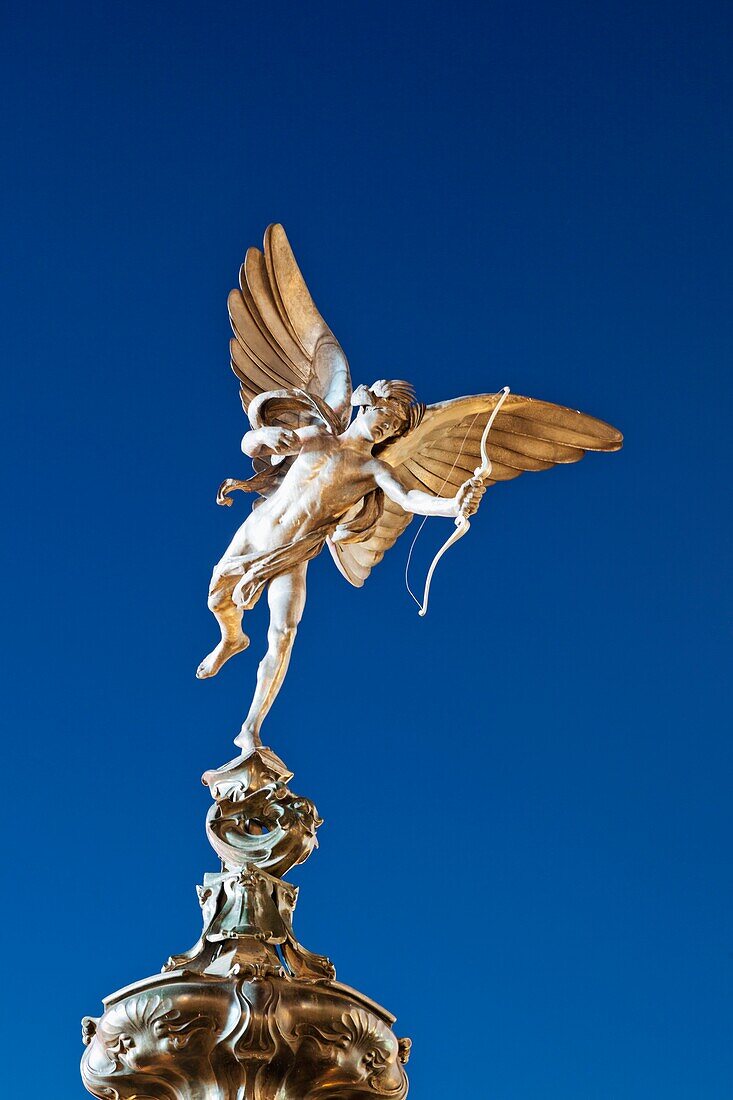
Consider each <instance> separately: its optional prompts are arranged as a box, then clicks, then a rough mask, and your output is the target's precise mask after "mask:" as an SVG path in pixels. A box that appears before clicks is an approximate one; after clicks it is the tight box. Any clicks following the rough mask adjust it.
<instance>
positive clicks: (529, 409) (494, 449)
mask: <svg viewBox="0 0 733 1100" xmlns="http://www.w3.org/2000/svg"><path fill="white" fill-rule="evenodd" d="M498 399H499V395H498V394H479V395H477V396H475V397H460V398H458V399H456V400H454V401H442V402H440V403H438V404H436V405H429V406H428V408H427V409H426V411H425V415H424V417H423V419H422V421H421V423H420V424H419V425H418V427H417V428H415V430H414V431H412V432H410V433H409V434H408V435H406V436H403V437H401V438H399V439H396V440H394V441H392V442H389V443H387V444H386V446H385V447H384V448H383V449H382V450H381V451H380V452H379V458H380V459H381V460H382V461H383V462H386V463H387V464H388V465H390V466H392V467H393V468H394V470H395V473H396V474H397V476H398V477H399V479H400V481H401V482H402V483H403V484H404V485H405V486H406V487H407V488H408V489H420V490H422V491H423V492H426V493H431V494H433V495H436V496H441V497H452V496H454V495H455V493H456V491H457V490H458V489H459V488H460V487H461V485H463V483H464V482H465V481H466V480H467V479H468V478H470V477H471V476H472V475H473V472H474V470H475V469H476V468H477V467H478V466H480V465H481V461H482V460H481V447H480V444H481V436H482V434H483V431H484V428H485V427H486V422H487V420H488V418H489V416H490V414H491V412H492V410H493V408H494V406H495V405H496V402H497V401H498ZM622 443H623V436H622V435H621V433H620V432H619V431H617V430H616V429H615V428H612V427H611V425H610V424H606V423H604V421H602V420H597V419H596V418H595V417H593V416H587V415H586V414H585V413H581V412H577V411H576V410H574V409H566V408H564V407H563V406H562V405H553V404H551V403H550V402H547V401H536V400H535V399H534V398H531V397H522V396H520V395H519V394H510V395H509V396H508V397H507V399H506V400H505V402H504V404H503V405H502V407H501V409H500V410H499V412H498V413H497V416H496V419H495V420H494V424H493V427H492V428H491V431H490V432H489V438H488V454H489V458H490V459H491V464H492V469H491V477H490V478H488V479H487V481H486V484H487V485H495V484H496V483H497V482H500V481H511V480H512V479H513V478H515V477H519V475H520V474H523V473H525V471H538V470H549V469H551V467H553V466H557V465H560V464H563V463H569V462H578V461H579V460H580V459H581V458H582V457H583V455H584V454H585V453H586V451H618V450H619V449H620V447H621V445H622ZM411 519H412V516H411V515H409V514H408V513H406V512H404V511H403V510H402V509H401V508H400V507H399V506H398V505H396V504H393V503H392V502H391V501H389V500H388V501H386V502H385V509H384V513H383V515H382V517H381V519H380V520H379V522H378V523H377V524H376V526H375V528H374V531H373V533H372V535H371V536H370V537H369V538H368V539H367V540H365V541H364V542H361V543H353V544H351V543H349V544H346V545H335V546H334V545H330V549H331V553H332V554H333V556H334V559H335V560H336V564H337V566H338V567H339V569H340V571H341V572H342V573H343V574H344V576H345V577H346V578H347V579H348V580H349V581H351V583H352V584H354V585H356V586H357V587H360V586H361V585H362V584H363V583H364V581H365V580H366V578H367V577H368V576H369V573H370V572H371V570H372V568H373V566H375V565H376V564H377V563H378V562H380V561H381V560H382V558H383V557H384V555H385V553H386V551H387V550H389V548H390V547H391V546H393V545H394V543H395V542H396V541H397V539H398V538H399V536H400V535H401V534H402V532H403V531H404V530H405V528H406V527H407V526H408V524H409V523H410V520H411Z"/></svg>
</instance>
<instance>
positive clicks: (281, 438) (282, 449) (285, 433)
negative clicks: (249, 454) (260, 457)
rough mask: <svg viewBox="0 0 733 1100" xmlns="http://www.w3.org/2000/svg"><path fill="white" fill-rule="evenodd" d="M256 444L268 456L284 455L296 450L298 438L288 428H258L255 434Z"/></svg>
mask: <svg viewBox="0 0 733 1100" xmlns="http://www.w3.org/2000/svg"><path fill="white" fill-rule="evenodd" d="M257 442H258V443H259V445H260V447H262V448H263V449H264V450H266V451H269V453H270V454H273V455H286V454H289V453H291V452H292V451H293V450H294V449H296V448H297V446H298V436H297V434H296V432H293V431H290V429H289V428H260V429H259V430H258V432H257Z"/></svg>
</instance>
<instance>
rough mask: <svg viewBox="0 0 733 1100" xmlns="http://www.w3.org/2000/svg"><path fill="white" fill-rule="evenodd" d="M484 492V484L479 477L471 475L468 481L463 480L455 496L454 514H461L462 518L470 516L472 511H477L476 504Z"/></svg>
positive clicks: (479, 501) (477, 504)
mask: <svg viewBox="0 0 733 1100" xmlns="http://www.w3.org/2000/svg"><path fill="white" fill-rule="evenodd" d="M485 492H486V486H485V485H484V483H483V481H482V480H481V478H480V477H472V478H470V479H469V480H468V481H464V483H463V485H461V487H460V489H459V490H458V492H457V493H456V496H455V502H456V516H461V517H463V518H464V519H468V517H469V516H472V515H473V514H474V512H476V511H478V506H479V504H480V503H481V498H482V497H483V495H484V493H485Z"/></svg>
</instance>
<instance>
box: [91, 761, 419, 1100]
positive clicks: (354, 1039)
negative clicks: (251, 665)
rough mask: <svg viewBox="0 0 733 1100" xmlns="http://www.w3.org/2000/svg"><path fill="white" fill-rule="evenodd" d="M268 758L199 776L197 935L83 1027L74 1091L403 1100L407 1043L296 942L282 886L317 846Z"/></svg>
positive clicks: (300, 807)
mask: <svg viewBox="0 0 733 1100" xmlns="http://www.w3.org/2000/svg"><path fill="white" fill-rule="evenodd" d="M291 779H292V773H291V772H289V771H288V769H287V768H286V766H285V764H284V763H283V762H282V760H280V759H279V757H277V756H276V755H275V754H274V753H273V752H272V751H271V750H270V749H266V748H262V749H258V750H257V751H256V752H255V753H254V754H253V755H251V756H250V757H248V758H247V759H246V760H243V761H242V760H240V761H235V762H233V764H231V765H227V766H225V767H224V768H221V769H219V770H217V771H211V772H206V773H205V775H204V776H203V781H204V783H206V785H207V786H208V787H209V789H210V791H211V794H212V797H213V800H214V801H213V804H212V807H211V809H210V811H209V813H208V815H207V819H206V832H207V836H208V838H209V841H210V842H211V844H212V846H213V848H214V850H215V851H216V852H217V854H218V855H219V857H220V859H221V871H220V872H218V873H215V874H207V875H205V876H204V882H203V885H202V886H200V887H198V894H199V901H200V903H201V910H202V917H203V929H202V932H201V936H200V937H199V939H198V940H197V942H196V943H195V944H194V946H193V947H192V948H191V949H190V950H189V951H186V952H184V953H183V954H180V955H173V956H172V957H171V958H170V959H169V960H168V962H167V963H166V964H165V966H164V967H163V972H162V973H161V974H159V975H155V976H153V977H150V978H144V979H143V980H142V981H138V982H135V983H134V984H133V985H130V986H127V987H126V988H125V989H121V990H119V991H118V992H117V993H113V994H112V995H111V996H109V997H107V998H106V999H105V1001H104V1012H103V1014H102V1015H101V1016H100V1017H98V1018H93V1017H90V1016H87V1017H85V1018H84V1020H83V1021H82V1035H83V1039H84V1042H85V1044H86V1047H87V1049H86V1051H85V1054H84V1057H83V1058H82V1064H81V1072H82V1078H83V1080H84V1084H85V1086H86V1087H87V1089H88V1090H89V1092H91V1093H93V1094H94V1095H95V1096H98V1097H100V1098H104V1100H315V1098H316V1097H322V1096H328V1097H330V1098H332V1100H355V1098H356V1097H359V1096H366V1095H371V1096H373V1095H374V1094H377V1095H379V1096H390V1097H394V1098H396V1100H403V1098H404V1097H405V1096H406V1095H407V1077H406V1075H405V1071H404V1068H403V1067H404V1065H405V1063H406V1062H407V1059H408V1056H409V1051H410V1040H409V1039H398V1038H397V1037H396V1036H395V1034H394V1032H393V1031H392V1024H393V1023H394V1017H393V1016H392V1015H391V1014H390V1013H389V1012H387V1011H386V1009H384V1008H381V1007H380V1006H379V1005H378V1004H376V1003H375V1002H374V1001H372V1000H370V999H369V998H368V997H365V996H364V995H363V994H361V993H358V992H357V991H356V990H354V989H350V988H349V987H348V986H345V985H342V984H341V983H340V982H337V981H336V972H335V970H334V967H333V965H332V963H331V962H330V960H329V959H327V958H326V957H325V956H322V955H316V954H314V953H313V952H311V951H308V950H306V948H305V947H303V946H302V944H300V943H299V942H298V941H297V939H296V938H295V934H294V932H293V912H294V910H295V904H296V901H297V897H298V891H297V888H296V887H294V886H292V885H291V884H290V883H288V882H285V881H283V879H282V878H281V877H280V876H282V875H284V874H285V873H286V872H287V871H288V870H290V868H292V867H294V866H296V865H297V864H299V863H302V862H303V861H304V860H305V859H307V858H308V856H309V855H310V853H311V852H312V850H313V848H314V847H316V844H317V841H316V830H317V828H318V826H319V825H320V824H321V819H320V818H319V817H318V814H317V811H316V808H315V806H314V805H313V803H312V802H310V801H309V800H308V799H306V798H300V797H299V796H297V795H294V794H293V793H292V792H291V791H290V788H289V786H288V783H289V782H290V780H291Z"/></svg>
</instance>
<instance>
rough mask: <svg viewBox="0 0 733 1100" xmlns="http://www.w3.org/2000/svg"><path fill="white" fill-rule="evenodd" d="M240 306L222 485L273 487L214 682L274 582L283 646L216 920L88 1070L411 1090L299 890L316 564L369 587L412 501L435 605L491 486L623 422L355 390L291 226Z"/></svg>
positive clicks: (218, 596)
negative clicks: (429, 546)
mask: <svg viewBox="0 0 733 1100" xmlns="http://www.w3.org/2000/svg"><path fill="white" fill-rule="evenodd" d="M229 312H230V316H231V320H232V326H233V328H234V334H235V339H234V340H233V341H232V366H233V368H234V371H235V373H236V374H237V376H238V378H239V381H240V386H241V396H242V403H243V405H244V408H245V411H246V413H247V415H248V417H249V421H250V424H251V430H250V431H248V432H247V433H246V435H245V436H244V439H243V440H242V449H243V450H244V452H245V454H247V455H248V456H249V457H250V458H251V459H252V460H253V463H254V476H253V477H251V478H250V479H249V480H248V481H236V480H229V481H225V482H224V484H223V485H222V486H221V487H220V490H219V494H218V497H217V499H218V501H219V503H220V504H226V505H230V504H231V497H230V494H231V492H232V490H235V489H241V490H244V491H245V492H255V493H257V494H258V499H257V500H256V501H255V504H254V506H253V508H252V511H251V513H250V515H249V516H248V518H247V519H246V520H245V522H244V523H243V524H242V526H241V527H240V528H239V530H238V531H237V533H236V534H235V536H234V538H233V540H232V542H231V544H230V546H229V548H228V549H227V551H226V553H225V554H224V556H223V558H222V559H221V561H220V562H219V564H218V565H217V566H216V568H215V569H214V575H213V577H212V581H211V588H210V592H209V606H210V608H211V610H212V611H213V613H214V615H215V616H216V619H217V622H218V624H219V627H220V631H221V640H220V642H219V643H218V645H217V646H216V648H215V649H214V650H213V651H212V652H211V653H210V654H209V655H208V657H206V658H205V659H204V660H203V661H202V663H201V665H200V666H199V669H198V675H199V676H200V677H201V678H202V679H203V678H207V677H210V676H214V675H215V674H216V673H217V672H218V670H219V669H220V668H221V666H222V665H223V664H224V662H225V661H227V660H229V658H230V657H232V656H234V654H235V653H239V652H241V651H242V650H243V649H245V648H246V647H247V645H248V644H249V643H248V639H247V637H246V635H245V634H244V633H243V632H242V617H243V614H244V612H245V611H247V610H249V608H251V607H253V606H254V604H255V603H256V601H257V600H258V599H259V598H260V596H261V595H262V593H263V592H264V590H265V589H267V597H268V602H269V605H270V627H269V631H268V649H267V653H266V655H265V657H264V658H263V660H262V661H261V663H260V666H259V671H258V674H257V687H256V690H255V694H254V698H253V700H252V705H251V707H250V710H249V713H248V715H247V717H246V719H245V722H244V725H243V726H242V730H241V732H240V733H239V735H238V737H237V738H236V744H237V745H238V747H239V748H240V750H241V753H240V755H239V756H238V757H237V758H236V759H235V760H232V761H230V762H229V763H228V764H225V765H224V766H223V767H221V768H218V769H212V770H209V771H207V772H205V773H204V776H203V782H204V783H205V784H206V786H207V787H208V788H209V791H210V794H211V796H212V804H211V806H210V808H209V811H208V814H207V817H206V835H207V838H208V840H209V842H210V844H211V846H212V848H213V849H214V852H215V853H216V855H217V856H218V858H219V861H220V867H219V869H218V870H217V871H214V872H210V873H207V874H205V875H204V880H203V884H202V885H201V886H200V887H199V888H198V898H199V903H200V906H201V919H202V930H201V934H200V936H199V938H198V939H197V941H196V942H195V943H194V945H193V946H192V947H191V948H190V949H189V950H188V951H183V952H181V953H179V954H174V955H172V956H171V957H170V958H169V959H168V960H167V962H166V963H165V964H164V966H163V969H162V972H161V973H160V974H155V975H151V976H149V977H147V978H143V979H141V980H139V981H136V982H134V983H133V984H132V985H128V986H126V987H125V988H123V989H120V990H118V991H117V992H116V993H112V994H111V995H110V996H108V997H106V998H105V1000H104V1007H103V1011H102V1013H101V1014H100V1015H99V1016H97V1017H92V1016H86V1017H84V1019H83V1021H82V1038H83V1042H84V1045H85V1052H84V1055H83V1058H82V1064H81V1072H82V1078H83V1081H84V1084H85V1086H86V1088H87V1089H88V1090H89V1092H91V1093H92V1094H93V1095H94V1096H96V1097H99V1098H100V1100H327V1098H329V1097H330V1098H333V1100H335V1098H336V1097H341V1098H346V1097H349V1098H350V1100H357V1098H358V1097H373V1096H375V1095H377V1096H383V1097H389V1098H391V1100H405V1098H406V1096H407V1091H408V1080H407V1074H406V1071H405V1065H406V1063H407V1061H408V1058H409V1056H410V1050H411V1041H410V1039H408V1038H406V1037H404V1036H398V1035H397V1034H396V1032H395V1031H394V1030H393V1025H394V1024H395V1017H394V1016H393V1015H392V1014H391V1013H390V1012H389V1011H388V1010H387V1009H386V1008H383V1007H382V1006H381V1005H379V1004H378V1003H377V1002H376V1001H373V1000H372V999H371V998H370V997H367V996H366V995H365V994H363V993H360V992H358V991H357V990H355V989H353V988H351V987H350V986H348V985H345V984H343V983H342V982H340V981H337V980H336V970H335V967H334V965H333V963H332V962H331V960H330V959H329V958H328V957H327V956H325V955H321V954H318V953H316V952H314V951H311V950H309V949H307V948H306V947H304V946H303V944H302V943H300V942H299V940H298V939H297V936H296V933H295V930H294V927H293V915H294V911H295V906H296V901H297V897H298V889H297V887H295V886H293V885H292V884H291V883H290V882H287V881H285V879H284V876H285V875H286V874H287V873H288V872H289V871H290V870H291V869H292V868H293V867H296V866H297V865H299V864H301V863H303V862H304V861H305V860H306V859H307V858H308V857H309V856H310V854H311V852H312V851H313V850H314V848H315V847H316V846H317V843H318V842H317V838H316V832H317V830H318V828H319V826H320V825H321V818H320V817H319V815H318V811H317V810H316V807H315V805H314V804H313V802H311V801H310V799H308V798H304V797H302V796H300V795H297V794H295V793H294V792H293V791H291V789H290V787H289V783H290V780H291V779H292V778H293V774H292V772H290V771H289V769H288V767H287V765H286V764H285V763H284V762H283V761H282V760H281V759H280V757H279V756H277V755H276V754H275V753H274V752H273V750H272V749H270V748H268V747H265V746H263V745H262V743H261V740H260V728H261V726H262V722H263V720H264V718H265V716H266V714H267V713H268V711H269V710H270V707H271V706H272V703H273V701H274V699H275V697H276V695H277V693H278V691H279V689H280V686H281V684H282V682H283V678H284V676H285V674H286V672H287V668H288V661H289V659H290V653H291V650H292V647H293V641H294V638H295V632H296V630H297V627H298V623H299V621H300V617H301V615H302V613H303V607H304V604H305V584H306V571H307V568H308V562H309V561H310V560H311V559H312V558H314V557H315V556H316V555H317V554H319V553H320V551H321V550H322V549H323V547H324V546H327V547H328V549H329V552H330V553H331V555H332V557H333V559H334V562H335V563H336V566H337V567H338V569H339V570H340V572H341V573H342V574H343V575H344V577H345V578H346V579H347V580H348V581H349V582H350V583H351V584H353V585H356V586H357V587H360V586H361V585H363V584H364V581H365V580H366V578H367V577H368V576H369V573H370V571H371V569H372V568H373V567H374V566H375V565H376V564H377V563H378V562H379V561H381V559H382V557H383V556H384V554H385V552H386V551H387V550H388V549H389V548H390V547H391V546H393V545H394V543H395V542H396V540H397V539H398V538H399V536H400V535H401V534H402V532H403V531H404V530H405V529H406V528H407V526H408V525H409V523H410V522H411V520H412V517H413V515H422V516H424V517H427V516H450V517H453V518H454V519H455V521H456V526H455V528H454V530H453V532H452V533H451V535H450V537H449V538H448V539H447V540H446V541H445V543H444V545H443V547H442V548H441V549H440V551H439V552H438V554H437V555H436V556H435V559H434V561H433V564H432V565H431V567H430V570H429V572H428V576H427V578H426V581H425V587H424V593H423V597H422V601H417V602H418V603H419V604H420V613H421V614H424V613H425V611H426V610H427V605H428V594H429V589H430V582H431V579H432V577H433V574H434V571H435V567H436V565H437V563H438V561H439V560H440V557H441V556H442V554H443V553H445V551H446V550H447V549H448V548H449V547H450V546H452V545H453V543H454V542H455V541H456V540H457V539H458V538H460V537H462V536H463V535H465V533H466V531H467V530H468V529H469V517H470V516H471V515H472V514H473V513H474V512H475V511H476V509H477V508H478V506H479V504H480V502H481V499H482V497H483V494H484V492H485V490H486V489H487V488H488V487H489V486H491V485H494V484H496V483H498V482H500V481H510V480H511V479H512V478H515V477H518V476H519V474H521V473H522V472H523V471H525V470H547V469H549V468H550V467H551V466H554V465H556V464H557V463H563V462H577V460H578V459H580V458H582V457H583V454H584V453H585V452H586V451H591V450H595V451H614V450H617V449H618V448H619V447H620V446H621V435H620V434H619V432H617V431H616V430H615V429H614V428H612V427H610V426H609V425H608V424H604V423H603V422H602V421H600V420H595V419H593V417H590V416H585V415H584V414H582V413H579V412H574V411H572V410H571V409H565V408H561V407H560V406H559V405H550V404H547V403H546V402H544V401H534V400H532V399H531V398H528V397H519V396H516V395H510V394H509V391H508V389H507V388H504V390H502V391H500V392H499V393H496V394H482V395H479V396H477V397H462V398H459V399H457V400H454V401H445V402H442V403H440V404H437V405H429V406H427V407H426V406H425V405H423V404H421V403H419V402H418V401H417V400H416V398H415V393H414V390H413V388H412V386H411V385H410V384H409V383H408V382H404V381H396V380H387V379H382V380H380V381H378V382H375V383H374V384H373V385H371V386H359V387H358V388H357V389H355V390H353V391H352V387H351V379H350V376H349V366H348V363H347V361H346V357H345V355H344V353H343V351H342V350H341V347H340V345H339V343H338V341H337V340H336V338H335V337H334V336H333V334H332V333H331V331H330V329H329V328H328V327H327V326H326V324H325V322H324V321H323V319H322V318H321V315H320V314H319V313H318V311H317V310H316V307H315V306H314V304H313V301H312V299H311V297H310V294H309V293H308V290H307V288H306V285H305V283H304V281H303V278H302V276H301V274H300V271H299V269H298V267H297V265H296V263H295V259H294V257H293V254H292V251H291V249H290V246H289V244H288V241H287V238H286V236H285V232H284V230H283V228H282V226H279V225H273V226H270V228H269V229H268V230H267V233H266V235H265V249H264V253H262V252H259V251H258V250H257V249H250V250H249V252H248V253H247V258H246V260H245V263H244V266H243V268H242V272H241V277H240V288H239V289H238V290H235V291H232V293H231V295H230V297H229ZM354 408H355V409H357V412H356V415H355V416H354V417H353V419H352V415H351V413H352V409H354ZM418 534H419V532H418ZM413 545H414V543H413ZM408 562H409V559H408ZM171 831H172V832H175V822H174V821H172V822H171ZM161 851H165V847H164V846H162V847H161Z"/></svg>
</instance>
